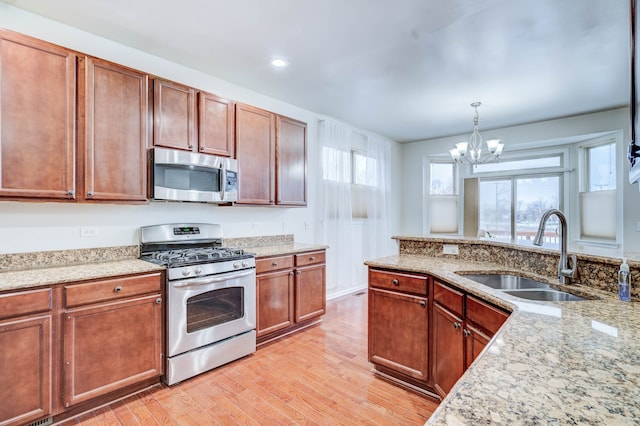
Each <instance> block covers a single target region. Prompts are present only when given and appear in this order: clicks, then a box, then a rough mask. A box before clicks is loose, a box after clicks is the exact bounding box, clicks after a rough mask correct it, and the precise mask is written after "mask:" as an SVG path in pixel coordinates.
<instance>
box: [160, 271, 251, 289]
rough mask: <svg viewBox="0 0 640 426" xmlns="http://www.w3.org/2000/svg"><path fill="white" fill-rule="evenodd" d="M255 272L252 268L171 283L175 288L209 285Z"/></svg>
mask: <svg viewBox="0 0 640 426" xmlns="http://www.w3.org/2000/svg"><path fill="white" fill-rule="evenodd" d="M253 274H255V270H254V269H250V270H248V271H245V272H238V273H233V274H224V275H216V276H213V277H204V278H198V279H194V280H188V281H179V282H175V283H171V286H172V287H175V288H184V287H199V286H203V285H208V284H215V283H220V282H223V281H229V280H235V279H237V278H242V277H248V276H249V275H253Z"/></svg>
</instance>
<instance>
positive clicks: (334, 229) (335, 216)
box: [317, 120, 355, 295]
mask: <svg viewBox="0 0 640 426" xmlns="http://www.w3.org/2000/svg"><path fill="white" fill-rule="evenodd" d="M350 137H351V129H349V128H348V127H346V126H344V125H342V124H339V123H335V122H332V121H329V120H323V121H321V122H320V124H319V134H318V138H319V143H318V147H319V156H318V158H320V161H321V164H320V166H321V178H320V179H319V182H320V183H319V188H318V197H319V200H318V201H319V208H318V214H319V216H320V217H319V218H318V219H319V220H318V223H319V224H320V226H319V227H318V229H317V232H318V233H319V235H318V238H319V240H320V241H322V243H323V244H326V245H328V246H329V249H328V250H327V294H328V295H334V294H339V293H342V292H345V291H347V290H348V289H349V288H351V287H353V282H354V278H355V277H354V270H353V262H354V260H353V259H352V256H353V249H352V238H351V235H352V218H351V144H350Z"/></svg>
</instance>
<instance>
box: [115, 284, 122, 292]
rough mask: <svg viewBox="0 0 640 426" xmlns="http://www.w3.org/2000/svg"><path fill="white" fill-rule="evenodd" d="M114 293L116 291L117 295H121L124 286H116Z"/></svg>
mask: <svg viewBox="0 0 640 426" xmlns="http://www.w3.org/2000/svg"><path fill="white" fill-rule="evenodd" d="M113 291H115V292H116V293H120V292H121V291H122V286H119V285H118V286H116V288H114V289H113Z"/></svg>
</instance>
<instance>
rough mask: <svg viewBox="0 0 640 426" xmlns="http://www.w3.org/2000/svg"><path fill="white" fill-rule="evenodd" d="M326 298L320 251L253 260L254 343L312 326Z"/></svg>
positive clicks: (323, 308) (323, 255)
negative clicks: (254, 263)
mask: <svg viewBox="0 0 640 426" xmlns="http://www.w3.org/2000/svg"><path fill="white" fill-rule="evenodd" d="M326 299H327V297H326V273H325V251H324V250H319V251H313V252H307V253H298V254H286V255H280V256H271V257H264V258H258V259H256V309H257V315H256V319H257V326H256V335H257V342H258V344H261V343H264V342H267V341H270V340H273V339H275V338H277V337H279V336H281V335H284V334H288V333H290V332H293V331H296V330H298V329H301V328H304V327H307V326H309V325H312V324H315V323H316V322H317V321H318V320H319V319H320V317H321V316H322V315H324V313H325V311H326Z"/></svg>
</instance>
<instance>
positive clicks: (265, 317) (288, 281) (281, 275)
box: [256, 270, 293, 337]
mask: <svg viewBox="0 0 640 426" xmlns="http://www.w3.org/2000/svg"><path fill="white" fill-rule="evenodd" d="M256 299H257V300H256V306H257V315H256V321H257V329H256V335H257V337H260V336H264V335H265V334H269V333H272V332H274V331H278V330H281V329H283V328H286V327H289V326H290V325H293V271H290V270H285V271H280V272H272V273H268V274H264V275H258V276H257V277H256Z"/></svg>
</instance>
